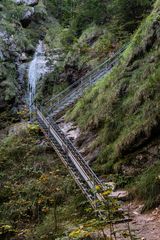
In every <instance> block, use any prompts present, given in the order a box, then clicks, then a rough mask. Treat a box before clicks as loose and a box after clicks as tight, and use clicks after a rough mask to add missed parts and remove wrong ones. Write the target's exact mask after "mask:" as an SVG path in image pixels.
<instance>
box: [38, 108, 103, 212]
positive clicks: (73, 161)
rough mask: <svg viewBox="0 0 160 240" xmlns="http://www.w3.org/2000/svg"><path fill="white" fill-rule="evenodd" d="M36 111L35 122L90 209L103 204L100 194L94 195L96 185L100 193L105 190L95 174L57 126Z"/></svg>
mask: <svg viewBox="0 0 160 240" xmlns="http://www.w3.org/2000/svg"><path fill="white" fill-rule="evenodd" d="M36 111H37V120H38V122H39V124H40V126H41V128H42V130H43V132H44V134H45V135H46V136H47V137H48V138H49V139H50V141H51V143H52V146H53V147H54V149H55V151H56V152H57V154H58V155H59V157H60V158H61V160H62V162H63V163H64V165H65V166H66V167H67V168H68V170H69V172H70V173H71V175H72V177H73V178H74V180H75V181H76V183H77V184H78V186H79V187H80V189H81V190H82V192H83V193H84V194H85V195H86V197H87V199H88V200H89V201H90V203H91V205H92V207H94V208H96V202H97V201H99V202H101V203H103V202H104V197H103V195H102V194H101V193H94V191H95V188H96V185H98V186H99V187H100V188H101V191H104V189H106V188H105V187H104V186H103V185H102V183H101V181H100V180H99V179H98V177H97V176H96V174H95V173H94V172H93V171H92V169H91V168H90V167H89V166H88V164H87V163H86V162H85V161H84V159H83V158H82V156H81V155H80V153H79V152H78V150H77V149H76V148H75V147H74V146H73V144H72V143H71V142H70V141H69V140H68V139H67V138H66V137H65V136H64V134H63V133H62V132H61V130H60V129H59V127H58V126H57V124H56V123H52V124H50V122H49V121H48V120H47V119H46V118H45V117H44V116H43V114H42V113H41V112H40V111H39V110H38V109H37V110H36ZM64 148H65V150H64ZM66 150H67V151H66Z"/></svg>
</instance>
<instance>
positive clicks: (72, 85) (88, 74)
mask: <svg viewBox="0 0 160 240" xmlns="http://www.w3.org/2000/svg"><path fill="white" fill-rule="evenodd" d="M126 47H127V46H126V45H125V46H123V47H122V48H121V49H120V50H118V51H117V52H116V53H115V54H114V55H113V56H112V57H110V58H109V59H107V60H106V61H104V62H103V63H102V64H100V65H99V66H97V67H96V68H95V69H94V70H92V71H91V72H88V73H87V74H86V75H85V76H83V77H81V78H80V79H78V80H77V81H75V82H74V83H72V84H71V85H70V86H68V87H67V88H65V89H64V90H63V91H61V92H60V93H59V94H57V95H56V96H54V97H53V98H51V99H50V100H48V101H46V102H44V105H46V104H48V103H50V102H51V101H53V100H55V99H56V98H58V97H60V96H61V95H63V93H65V92H67V91H68V90H70V89H71V88H73V87H74V86H75V85H77V83H79V82H82V81H83V80H84V79H87V78H88V77H90V76H92V74H94V73H97V70H99V69H100V68H101V67H104V66H105V65H106V64H108V62H110V61H112V60H113V59H114V58H116V57H117V56H118V55H120V54H121V53H122V52H123V51H124V50H125V49H126Z"/></svg>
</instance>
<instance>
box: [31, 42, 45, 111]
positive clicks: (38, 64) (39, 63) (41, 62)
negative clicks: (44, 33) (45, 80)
mask: <svg viewBox="0 0 160 240" xmlns="http://www.w3.org/2000/svg"><path fill="white" fill-rule="evenodd" d="M47 72H48V67H47V59H46V57H45V47H44V43H43V41H39V44H38V45H37V48H36V51H35V54H34V58H33V60H32V61H31V63H30V65H29V72H28V79H29V107H30V111H31V112H32V111H33V104H34V100H35V95H36V86H37V81H38V80H40V78H41V77H42V76H43V75H45V74H46V73H47Z"/></svg>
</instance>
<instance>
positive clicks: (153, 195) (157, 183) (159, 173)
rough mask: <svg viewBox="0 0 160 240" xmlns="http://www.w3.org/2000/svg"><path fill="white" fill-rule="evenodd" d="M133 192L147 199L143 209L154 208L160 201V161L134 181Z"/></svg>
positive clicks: (144, 199)
mask: <svg viewBox="0 0 160 240" xmlns="http://www.w3.org/2000/svg"><path fill="white" fill-rule="evenodd" d="M132 190H133V193H134V195H135V196H136V197H138V198H139V199H140V200H143V201H145V205H144V208H143V210H148V209H151V208H154V207H156V206H158V205H159V203H160V162H156V163H155V164H154V165H153V166H151V167H149V168H148V169H147V170H146V171H145V172H144V173H143V174H142V175H141V176H139V177H138V178H137V179H136V181H135V182H134V186H133V187H132Z"/></svg>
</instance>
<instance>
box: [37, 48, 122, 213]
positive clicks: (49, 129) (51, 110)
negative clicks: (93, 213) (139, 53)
mask: <svg viewBox="0 0 160 240" xmlns="http://www.w3.org/2000/svg"><path fill="white" fill-rule="evenodd" d="M125 48H126V47H123V48H122V49H120V50H119V51H118V52H117V53H116V54H115V55H114V56H113V57H111V58H110V59H108V60H107V61H105V62H104V63H103V64H101V65H100V66H98V67H97V68H96V69H94V70H93V71H92V72H90V73H89V74H87V75H85V76H84V77H83V78H81V79H79V80H78V81H76V82H75V83H73V84H72V85H71V86H69V87H68V88H66V89H65V90H64V91H62V92H61V93H59V94H58V95H56V96H55V97H53V98H52V99H50V100H49V101H48V102H46V103H45V106H43V107H41V106H40V107H37V106H36V107H35V110H36V116H37V120H38V123H39V125H40V127H41V129H42V131H43V132H44V134H45V136H46V137H47V138H48V139H49V140H50V142H51V144H52V146H53V148H54V149H55V151H56V153H57V154H58V156H59V157H60V159H61V160H62V162H63V164H64V165H65V166H66V168H67V169H68V171H69V172H70V174H71V176H72V177H73V179H74V180H75V182H76V183H77V185H78V186H79V188H80V189H81V190H82V192H83V194H84V195H85V196H86V198H87V199H88V200H89V202H90V204H91V205H92V207H93V208H94V209H96V208H97V204H103V205H104V204H105V199H104V197H103V194H102V193H103V192H104V191H105V190H106V189H107V187H106V186H104V185H103V184H102V182H101V181H100V180H99V178H98V177H97V176H96V174H95V173H94V172H93V171H92V169H91V168H90V167H89V165H88V164H87V163H86V161H85V160H84V159H83V157H82V155H81V154H80V153H79V152H78V150H77V149H76V148H75V146H74V145H73V144H72V142H71V141H70V140H69V139H68V138H67V137H66V136H65V135H64V133H63V132H62V131H61V129H60V128H59V126H58V125H57V123H56V121H55V119H56V117H57V116H58V114H59V113H61V112H62V111H64V110H65V109H66V108H67V107H69V106H71V105H72V104H73V103H74V102H75V101H76V100H77V99H78V98H79V97H81V96H82V94H83V93H84V91H85V90H86V89H87V88H88V87H89V86H92V85H93V84H95V83H96V82H97V81H98V80H99V79H101V78H102V76H104V75H105V74H106V73H108V72H110V70H111V69H112V67H113V66H114V65H115V64H116V63H117V62H118V60H119V58H120V56H121V53H122V52H123V51H124V50H125ZM97 186H98V189H99V191H96V187H97Z"/></svg>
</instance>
